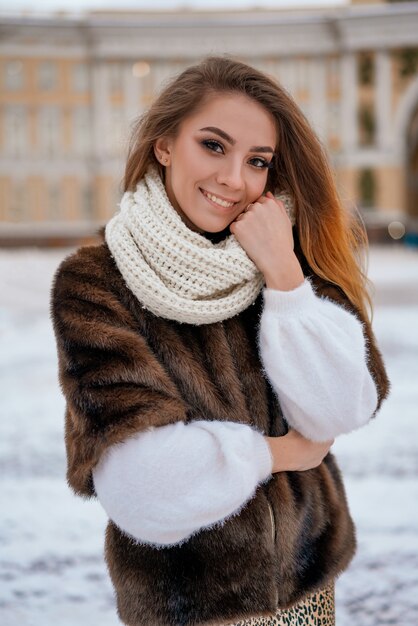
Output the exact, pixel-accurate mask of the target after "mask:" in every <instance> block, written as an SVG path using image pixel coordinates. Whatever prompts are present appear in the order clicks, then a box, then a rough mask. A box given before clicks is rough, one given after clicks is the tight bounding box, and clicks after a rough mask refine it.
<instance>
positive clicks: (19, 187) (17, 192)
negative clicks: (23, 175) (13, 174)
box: [11, 180, 32, 222]
mask: <svg viewBox="0 0 418 626" xmlns="http://www.w3.org/2000/svg"><path fill="white" fill-rule="evenodd" d="M26 184H27V183H26V181H25V180H16V181H15V182H14V185H13V198H12V215H11V218H12V221H13V222H23V221H25V220H30V219H31V217H32V216H31V215H30V210H29V205H28V193H27V187H26Z"/></svg>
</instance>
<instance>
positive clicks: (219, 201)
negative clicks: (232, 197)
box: [199, 187, 238, 209]
mask: <svg viewBox="0 0 418 626" xmlns="http://www.w3.org/2000/svg"><path fill="white" fill-rule="evenodd" d="M199 189H200V191H201V192H202V194H203V195H204V196H205V198H206V199H207V200H209V201H210V202H211V203H212V204H215V205H216V206H219V207H221V208H223V209H230V208H232V207H233V206H235V205H236V204H238V203H237V202H228V201H227V200H222V198H218V196H215V195H214V194H213V193H209V192H208V191H205V190H204V189H202V188H200V187H199Z"/></svg>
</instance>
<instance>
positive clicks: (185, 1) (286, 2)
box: [0, 0, 349, 13]
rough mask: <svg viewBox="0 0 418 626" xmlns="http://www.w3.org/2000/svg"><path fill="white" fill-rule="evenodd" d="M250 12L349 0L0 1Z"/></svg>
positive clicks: (32, 8) (2, 3)
mask: <svg viewBox="0 0 418 626" xmlns="http://www.w3.org/2000/svg"><path fill="white" fill-rule="evenodd" d="M150 4H151V7H152V9H177V8H180V7H182V8H187V9H220V8H222V9H229V8H231V9H248V8H292V7H298V8H299V7H303V6H306V7H318V6H319V7H321V6H342V5H347V4H349V0H152V2H150V0H36V1H35V2H34V1H33V0H31V1H30V0H0V10H1V11H2V12H9V11H10V12H13V13H14V12H16V11H18V12H20V11H28V12H30V13H37V12H44V11H62V10H65V11H81V10H86V11H87V10H89V9H103V8H105V9H115V8H117V9H124V8H127V9H128V8H129V9H149V8H150Z"/></svg>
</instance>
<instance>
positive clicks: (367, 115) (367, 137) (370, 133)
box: [358, 104, 376, 146]
mask: <svg viewBox="0 0 418 626" xmlns="http://www.w3.org/2000/svg"><path fill="white" fill-rule="evenodd" d="M358 120H359V127H360V144H361V145H362V146H371V145H373V144H374V142H375V134H376V122H375V116H374V110H373V107H372V105H370V104H363V105H361V106H360V108H359V112H358Z"/></svg>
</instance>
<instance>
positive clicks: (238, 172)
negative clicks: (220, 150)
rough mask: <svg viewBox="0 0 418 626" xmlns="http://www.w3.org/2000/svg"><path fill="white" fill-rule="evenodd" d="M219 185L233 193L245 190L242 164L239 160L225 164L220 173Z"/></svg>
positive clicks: (218, 177)
mask: <svg viewBox="0 0 418 626" xmlns="http://www.w3.org/2000/svg"><path fill="white" fill-rule="evenodd" d="M217 183H218V184H219V185H224V186H225V187H228V188H229V189H231V190H233V191H241V190H242V189H243V188H244V178H243V174H242V163H241V162H240V161H239V160H238V159H236V160H233V159H231V160H230V161H229V162H228V163H226V162H224V163H223V164H222V167H221V168H220V169H219V171H218V175H217Z"/></svg>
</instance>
